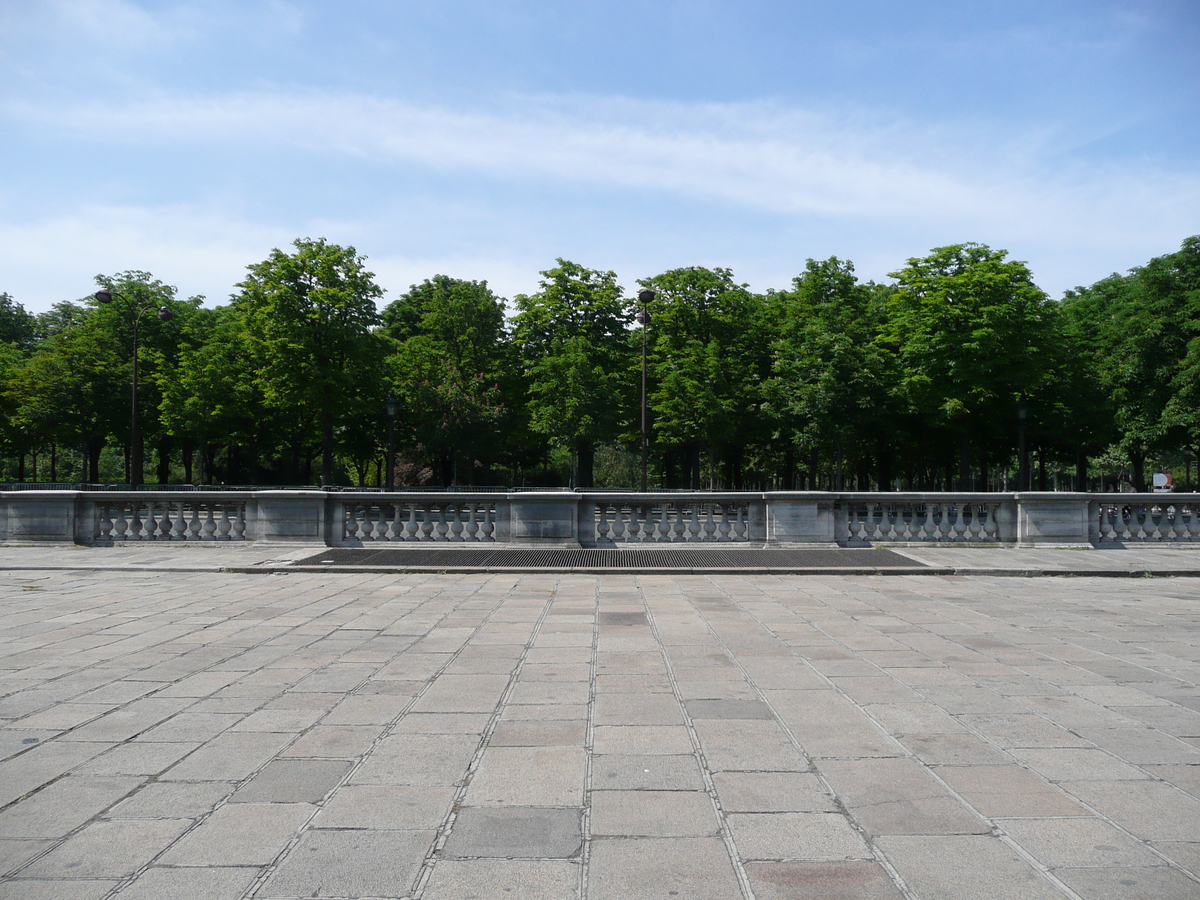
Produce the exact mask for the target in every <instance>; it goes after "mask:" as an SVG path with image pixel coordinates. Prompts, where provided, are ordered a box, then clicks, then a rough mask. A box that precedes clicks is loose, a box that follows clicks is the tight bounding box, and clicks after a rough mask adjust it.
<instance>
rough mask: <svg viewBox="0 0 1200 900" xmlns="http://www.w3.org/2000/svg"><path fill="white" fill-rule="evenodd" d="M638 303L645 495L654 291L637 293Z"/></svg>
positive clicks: (643, 485)
mask: <svg viewBox="0 0 1200 900" xmlns="http://www.w3.org/2000/svg"><path fill="white" fill-rule="evenodd" d="M638 302H639V303H640V304H642V310H641V312H639V313H638V314H637V320H638V323H639V324H641V326H642V493H643V494H644V493H646V453H647V450H648V449H649V447H650V432H649V431H648V430H647V427H646V328H647V326H649V324H650V310H648V309H647V308H646V307H647V306H649V305H650V304H651V303H653V302H654V291H652V290H650V289H649V288H646V289H645V290H642V291H638Z"/></svg>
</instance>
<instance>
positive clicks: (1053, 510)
mask: <svg viewBox="0 0 1200 900" xmlns="http://www.w3.org/2000/svg"><path fill="white" fill-rule="evenodd" d="M0 540H3V541H6V542H9V543H21V542H35V541H36V542H41V541H67V542H70V541H74V542H76V543H84V544H119V543H130V542H137V541H145V542H176V541H178V542H196V543H213V544H218V543H221V542H249V541H253V542H259V543H289V544H290V543H302V544H315V545H324V546H364V545H378V544H381V543H395V544H402V543H403V544H410V543H411V544H417V543H441V544H445V545H458V546H470V545H474V546H478V545H479V544H481V543H487V544H491V545H512V546H531V545H536V546H543V547H580V546H583V547H638V546H650V545H661V544H667V543H670V544H682V543H687V544H736V545H741V546H757V547H764V546H765V547H797V546H825V547H829V546H835V545H841V546H867V545H875V544H879V545H893V546H896V545H904V544H922V545H924V544H946V545H953V544H976V545H985V546H1023V547H1088V546H1122V545H1126V544H1139V545H1144V544H1157V545H1167V544H1172V545H1189V544H1194V545H1196V546H1200V495H1194V494H1068V493H1037V492H1034V493H1019V494H1011V493H1005V494H1001V493H995V494H984V493H975V494H971V493H928V494H921V493H854V492H841V493H832V492H783V491H775V492H766V493H757V492H738V493H720V492H699V491H696V492H677V493H676V492H657V493H646V494H640V493H636V492H611V491H580V492H576V491H514V492H509V493H505V492H502V491H478V492H475V491H454V492H449V491H437V492H433V491H431V492H423V491H397V492H394V493H381V492H378V491H357V492H351V491H340V492H335V491H318V490H261V491H257V490H240V491H214V490H202V491H189V492H175V491H73V490H48V491H36V490H21V491H12V492H3V493H0Z"/></svg>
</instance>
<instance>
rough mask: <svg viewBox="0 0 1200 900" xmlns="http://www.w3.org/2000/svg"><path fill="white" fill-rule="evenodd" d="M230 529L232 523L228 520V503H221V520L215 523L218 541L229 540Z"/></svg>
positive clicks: (231, 528)
mask: <svg viewBox="0 0 1200 900" xmlns="http://www.w3.org/2000/svg"><path fill="white" fill-rule="evenodd" d="M232 530H233V523H232V522H231V521H229V504H227V503H222V504H221V521H220V522H218V523H217V535H216V539H217V540H218V541H227V540H229V532H230V531H232Z"/></svg>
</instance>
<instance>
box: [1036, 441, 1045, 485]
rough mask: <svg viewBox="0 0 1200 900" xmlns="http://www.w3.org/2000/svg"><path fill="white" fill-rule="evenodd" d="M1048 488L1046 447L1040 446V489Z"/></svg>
mask: <svg viewBox="0 0 1200 900" xmlns="http://www.w3.org/2000/svg"><path fill="white" fill-rule="evenodd" d="M1046 489H1047V484H1046V449H1045V448H1044V447H1038V490H1039V491H1044V490H1046Z"/></svg>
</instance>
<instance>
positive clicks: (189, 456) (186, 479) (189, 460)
mask: <svg viewBox="0 0 1200 900" xmlns="http://www.w3.org/2000/svg"><path fill="white" fill-rule="evenodd" d="M181 455H182V456H183V483H184V484H193V483H194V482H193V481H192V465H193V464H194V463H195V461H196V460H195V456H196V450H195V448H194V447H193V446H192V442H191V441H190V440H187V439H186V438H185V439H184V441H183V451H182V454H181Z"/></svg>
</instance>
